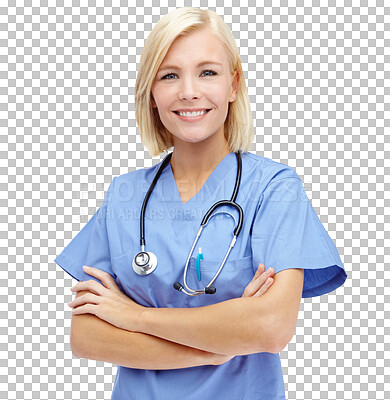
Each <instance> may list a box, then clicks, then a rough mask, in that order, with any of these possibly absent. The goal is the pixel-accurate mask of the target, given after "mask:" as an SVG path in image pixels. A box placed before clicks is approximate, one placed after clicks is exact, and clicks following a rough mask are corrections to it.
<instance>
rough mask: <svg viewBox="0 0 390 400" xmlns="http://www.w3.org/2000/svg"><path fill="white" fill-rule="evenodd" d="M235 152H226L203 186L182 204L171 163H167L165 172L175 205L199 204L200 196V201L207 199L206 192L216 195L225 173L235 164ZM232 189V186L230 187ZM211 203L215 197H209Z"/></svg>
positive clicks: (189, 205)
mask: <svg viewBox="0 0 390 400" xmlns="http://www.w3.org/2000/svg"><path fill="white" fill-rule="evenodd" d="M233 158H234V161H235V163H232V162H231V160H232V159H233ZM236 164H237V162H236V154H235V153H233V152H230V153H228V154H227V155H226V156H225V157H224V158H223V159H222V160H221V161H220V163H219V164H218V165H217V166H216V167H215V168H214V170H213V171H212V172H211V174H210V176H209V177H208V178H207V180H206V182H205V183H204V184H203V186H202V187H201V188H200V189H199V191H198V192H197V193H196V194H195V195H194V196H192V197H191V198H190V199H189V200H188V201H186V202H185V203H184V204H183V201H182V199H181V196H180V193H179V188H178V187H177V184H176V180H175V176H174V175H173V171H172V167H171V163H170V162H169V163H168V167H167V172H168V176H169V179H170V180H171V182H172V192H173V193H172V197H173V202H174V204H175V206H176V207H177V206H178V205H179V206H181V207H183V208H185V207H191V205H192V203H194V202H196V203H197V204H198V205H199V200H200V198H202V199H203V200H200V202H201V203H202V202H204V201H207V200H208V197H209V196H208V194H210V193H211V194H214V195H216V192H217V190H218V188H219V186H220V185H221V184H222V181H223V178H224V177H225V176H226V175H227V173H228V172H229V171H230V169H231V168H233V167H234V166H236ZM232 190H233V188H232ZM219 200H226V199H219ZM210 201H212V202H213V203H214V202H216V201H217V200H216V199H213V198H212V199H210Z"/></svg>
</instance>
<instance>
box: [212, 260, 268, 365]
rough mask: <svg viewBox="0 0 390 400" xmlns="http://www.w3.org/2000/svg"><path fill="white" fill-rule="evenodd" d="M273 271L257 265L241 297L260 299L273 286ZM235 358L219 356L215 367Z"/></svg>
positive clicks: (262, 265)
mask: <svg viewBox="0 0 390 400" xmlns="http://www.w3.org/2000/svg"><path fill="white" fill-rule="evenodd" d="M274 274H275V271H274V269H273V268H272V267H270V268H268V270H267V271H266V272H265V265H264V264H259V268H258V269H257V271H256V273H255V275H254V277H253V278H252V280H251V281H250V282H249V283H248V285H247V286H246V288H245V290H244V293H243V294H242V296H241V297H260V296H262V295H263V294H264V293H266V292H267V290H268V289H269V288H270V287H271V286H272V285H273V283H274V278H273V276H274ZM234 357H235V356H221V358H220V359H219V360H218V363H217V365H221V364H224V363H225V362H227V361H229V360H231V359H232V358H234Z"/></svg>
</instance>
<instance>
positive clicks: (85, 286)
mask: <svg viewBox="0 0 390 400" xmlns="http://www.w3.org/2000/svg"><path fill="white" fill-rule="evenodd" d="M70 290H71V291H72V292H78V291H80V290H89V291H90V292H92V293H95V294H98V295H103V294H104V291H105V290H106V288H105V287H104V286H103V285H102V284H101V283H99V282H96V281H94V280H93V279H90V280H89V281H80V282H79V283H77V284H76V285H75V286H73V287H72V288H70Z"/></svg>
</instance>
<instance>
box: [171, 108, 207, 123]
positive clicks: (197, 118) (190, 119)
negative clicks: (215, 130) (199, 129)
mask: <svg viewBox="0 0 390 400" xmlns="http://www.w3.org/2000/svg"><path fill="white" fill-rule="evenodd" d="M203 110H207V108H203V109H198V110H193V111H203ZM180 111H184V110H180ZM193 111H192V112H193ZM211 111H212V109H210V111H208V112H206V113H205V114H203V115H197V116H196V117H187V116H184V115H179V114H176V113H175V112H174V111H172V113H173V114H174V115H176V117H177V118H179V119H180V120H181V121H185V122H198V121H202V120H203V119H205V118H206V117H207V115H208V114H210V112H211ZM190 112H191V111H190Z"/></svg>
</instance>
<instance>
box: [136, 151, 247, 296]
mask: <svg viewBox="0 0 390 400" xmlns="http://www.w3.org/2000/svg"><path fill="white" fill-rule="evenodd" d="M235 154H236V157H237V176H236V183H235V186H234V190H233V194H232V197H231V199H230V200H221V201H218V202H217V203H215V204H214V205H212V206H211V207H210V209H209V210H208V211H207V213H206V214H205V216H204V217H203V220H202V222H201V224H200V228H199V231H198V233H197V234H196V238H195V240H194V243H193V245H192V247H191V250H190V253H189V254H188V258H187V261H186V265H185V267H184V273H183V282H184V286H185V288H186V289H184V287H183V285H182V284H181V283H180V282H175V283H174V284H173V287H174V288H175V289H176V290H178V291H179V292H183V293H185V294H187V295H188V296H199V295H200V294H203V293H206V294H214V293H215V292H216V288H215V287H214V286H211V285H212V284H213V283H214V282H215V280H216V279H217V278H218V276H219V274H220V273H221V271H222V268H223V266H224V265H225V262H226V260H227V258H228V256H229V254H230V251H231V250H232V248H233V247H234V245H235V243H236V240H237V237H238V235H239V234H240V231H241V228H242V222H243V218H244V212H243V211H242V208H241V207H240V206H239V205H238V204H237V203H236V202H235V200H236V197H237V194H238V189H239V188H240V182H241V171H242V161H241V153H240V151H238V152H237V153H235ZM171 157H172V153H169V154H168V155H167V156H166V157H165V158H164V160H163V162H162V163H161V165H160V168H159V169H158V171H157V174H156V175H155V177H154V179H153V181H152V183H151V185H150V187H149V190H148V191H147V193H146V196H145V199H144V202H143V204H142V208H141V216H140V236H141V240H140V245H141V251H140V252H139V253H137V254H136V255H135V256H134V259H133V270H134V271H135V272H136V273H137V274H138V275H149V274H151V273H152V272H153V271H154V270H155V269H156V267H157V257H156V255H155V254H153V253H152V252H150V251H145V209H146V205H147V203H148V200H149V197H150V195H151V193H152V191H153V189H154V186H155V185H156V183H157V180H158V178H159V177H160V175H161V173H162V171H163V170H164V168H165V166H166V165H167V164H168V162H169V161H170V160H171ZM225 205H226V206H232V207H234V208H235V209H236V210H237V211H238V214H239V217H238V223H236V219H235V218H234V216H233V215H232V214H230V213H229V212H227V211H219V212H216V213H214V214H212V213H213V212H214V210H215V209H217V208H218V207H221V206H225ZM219 213H225V214H228V215H230V216H231V217H232V218H233V219H234V222H235V229H234V231H233V239H232V241H231V242H230V245H229V248H228V250H227V252H226V254H225V257H224V259H223V261H222V264H221V265H220V267H219V269H218V271H217V273H216V274H215V275H214V277H213V279H212V280H211V281H210V282H209V283H208V285H207V286H206V287H205V288H204V289H202V290H194V289H191V288H190V287H189V286H188V285H187V270H188V264H189V261H190V258H191V255H192V253H193V251H194V248H195V246H196V243H197V242H198V240H199V237H200V235H201V233H202V230H203V228H204V226H205V225H206V224H207V222H208V221H209V220H210V218H212V217H214V216H215V215H216V214H219Z"/></svg>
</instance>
